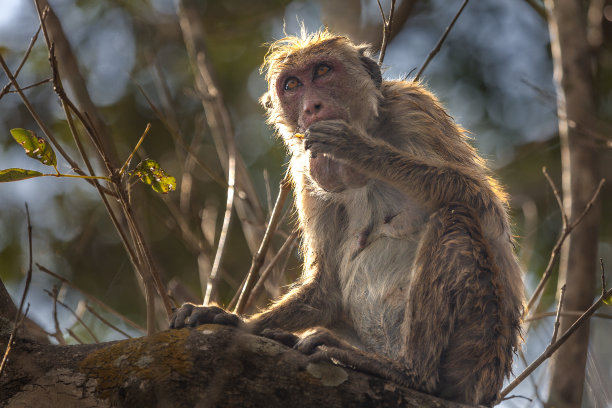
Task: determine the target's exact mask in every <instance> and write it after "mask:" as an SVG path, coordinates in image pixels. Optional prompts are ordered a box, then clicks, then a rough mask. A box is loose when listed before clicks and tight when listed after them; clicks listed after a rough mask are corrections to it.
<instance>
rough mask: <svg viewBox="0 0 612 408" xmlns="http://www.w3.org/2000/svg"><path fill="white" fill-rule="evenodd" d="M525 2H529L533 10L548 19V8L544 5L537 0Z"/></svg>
mask: <svg viewBox="0 0 612 408" xmlns="http://www.w3.org/2000/svg"><path fill="white" fill-rule="evenodd" d="M525 2H526V3H527V4H529V6H530V7H531V8H532V9H533V11H535V12H536V13H538V15H539V16H540V17H542V19H543V20H544V21H546V8H545V7H544V6H543V5H541V4H539V3H538V2H537V1H535V0H525Z"/></svg>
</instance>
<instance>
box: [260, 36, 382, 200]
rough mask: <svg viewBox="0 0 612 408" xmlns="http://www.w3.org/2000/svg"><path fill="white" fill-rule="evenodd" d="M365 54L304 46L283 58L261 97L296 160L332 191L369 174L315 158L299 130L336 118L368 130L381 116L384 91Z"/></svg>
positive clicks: (326, 158) (357, 182)
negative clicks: (376, 79)
mask: <svg viewBox="0 0 612 408" xmlns="http://www.w3.org/2000/svg"><path fill="white" fill-rule="evenodd" d="M364 58H366V57H364V56H363V55H362V53H361V52H360V51H359V50H358V49H357V48H356V47H354V46H351V47H338V46H337V45H335V46H330V47H328V48H322V49H321V48H320V47H318V51H317V52H314V51H312V50H308V49H306V50H302V51H301V52H300V53H297V54H296V55H292V56H290V57H289V58H287V59H286V60H285V61H284V66H283V68H282V69H280V70H279V71H278V74H277V75H275V76H274V77H273V78H271V81H270V90H269V92H268V94H267V95H264V98H262V101H264V106H266V108H267V109H268V114H269V117H270V119H269V121H270V122H272V123H274V125H275V126H276V127H277V129H278V131H279V133H280V134H281V135H282V137H283V140H284V141H285V144H286V145H287V146H288V147H289V148H290V150H291V153H292V155H293V156H294V160H295V159H300V160H302V161H303V163H302V164H301V166H302V167H307V168H308V173H309V174H310V176H311V179H313V180H314V181H315V182H316V183H317V184H318V185H319V186H320V187H321V188H323V189H324V190H326V191H329V192H339V191H342V190H344V189H346V188H353V187H361V186H363V185H364V184H365V183H366V182H367V178H366V177H365V176H363V175H362V174H360V173H358V172H357V171H355V170H354V169H353V168H351V167H350V166H348V165H346V164H344V163H340V162H338V161H336V160H334V159H333V158H332V157H329V156H327V155H325V154H321V155H317V156H316V157H315V156H312V157H310V156H309V155H308V154H307V152H305V150H304V143H303V140H301V139H300V138H299V137H296V136H295V134H296V133H297V134H300V133H304V132H306V131H307V130H308V129H309V127H310V126H311V125H312V124H313V123H316V122H319V121H325V120H332V119H334V120H343V121H345V122H346V123H348V124H350V125H351V127H353V128H355V129H363V130H365V129H366V128H367V127H368V126H369V125H370V124H371V123H372V121H374V120H375V119H376V117H377V114H378V100H379V95H380V91H379V90H378V87H377V84H376V83H375V81H374V80H373V75H372V73H371V72H369V71H368V65H366V64H365V63H364ZM368 61H371V60H368ZM374 65H376V64H374ZM376 69H378V66H376ZM266 99H267V100H266ZM330 137H332V136H331V135H330Z"/></svg>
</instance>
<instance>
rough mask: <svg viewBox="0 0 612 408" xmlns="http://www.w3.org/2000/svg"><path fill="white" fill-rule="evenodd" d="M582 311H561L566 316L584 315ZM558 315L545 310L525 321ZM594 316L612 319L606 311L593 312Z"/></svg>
mask: <svg viewBox="0 0 612 408" xmlns="http://www.w3.org/2000/svg"><path fill="white" fill-rule="evenodd" d="M582 313H583V312H582V311H578V310H564V311H562V312H561V316H563V317H565V316H567V317H580V316H582ZM556 316H557V312H544V313H538V314H536V315H533V316H530V317H528V318H526V319H525V322H533V321H535V320H540V319H544V318H546V317H556ZM593 317H597V318H600V319H609V320H612V315H611V314H605V313H595V314H593Z"/></svg>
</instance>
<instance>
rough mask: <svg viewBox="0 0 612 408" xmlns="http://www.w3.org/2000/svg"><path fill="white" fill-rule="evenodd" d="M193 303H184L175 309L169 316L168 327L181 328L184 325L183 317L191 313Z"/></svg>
mask: <svg viewBox="0 0 612 408" xmlns="http://www.w3.org/2000/svg"><path fill="white" fill-rule="evenodd" d="M194 307H195V305H193V304H191V303H185V304H183V306H181V307H180V308H178V309H176V310H175V311H174V313H172V316H171V317H170V328H171V329H182V328H183V327H185V319H186V318H187V317H188V316H189V315H190V314H191V312H192V311H193V308H194Z"/></svg>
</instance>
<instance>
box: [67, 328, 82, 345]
mask: <svg viewBox="0 0 612 408" xmlns="http://www.w3.org/2000/svg"><path fill="white" fill-rule="evenodd" d="M67 331H68V334H70V335H71V336H72V337H73V338H74V339H75V340H76V341H77V343H79V344H85V342H84V341H83V340H81V339H80V338H79V336H77V335H76V334H75V333H74V332H73V331H72V329H67Z"/></svg>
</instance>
